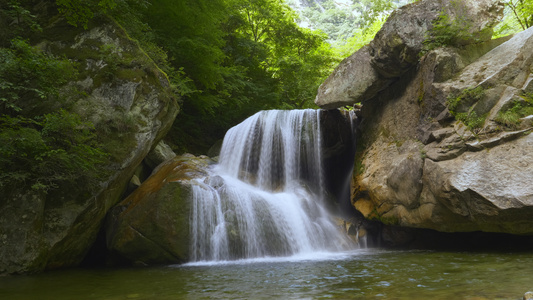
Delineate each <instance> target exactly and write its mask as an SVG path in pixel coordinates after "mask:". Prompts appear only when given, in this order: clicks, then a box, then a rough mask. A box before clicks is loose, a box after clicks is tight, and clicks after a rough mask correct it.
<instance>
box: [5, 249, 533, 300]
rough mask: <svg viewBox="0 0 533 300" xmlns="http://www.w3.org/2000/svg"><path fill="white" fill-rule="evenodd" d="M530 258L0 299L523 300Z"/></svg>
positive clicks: (382, 258) (240, 272)
mask: <svg viewBox="0 0 533 300" xmlns="http://www.w3.org/2000/svg"><path fill="white" fill-rule="evenodd" d="M532 263H533V253H458V252H430V251H383V250H375V249H374V250H368V249H362V250H356V251H352V252H345V253H337V254H328V253H324V254H320V253H318V254H316V253H315V254H312V255H309V256H306V255H299V256H297V257H290V258H271V259H270V258H262V259H253V260H244V261H234V262H217V263H207V262H206V263H203V262H198V263H194V264H189V265H183V266H163V267H151V268H131V269H88V270H87V269H73V270H64V271H55V272H47V273H44V274H39V275H33V276H13V277H3V278H0V299H13V300H18V299H30V300H31V299H56V300H60V299H82V300H83V299H109V300H111V299H113V300H115V299H117V300H118V299H472V300H474V299H475V300H481V299H491V300H493V299H513V300H514V299H522V298H521V297H522V295H523V294H524V293H525V292H526V291H528V290H533V273H531V270H532V268H531V267H532Z"/></svg>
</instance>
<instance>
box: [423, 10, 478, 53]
mask: <svg viewBox="0 0 533 300" xmlns="http://www.w3.org/2000/svg"><path fill="white" fill-rule="evenodd" d="M463 1H464V0H453V1H450V4H451V5H452V6H454V10H455V11H457V12H465V13H466V11H467V8H466V7H464V3H463ZM471 27H472V21H471V20H469V19H467V18H466V15H461V14H459V15H457V16H455V17H454V18H451V17H450V15H449V13H448V12H447V11H445V10H443V11H441V12H440V13H439V17H438V18H437V19H436V20H434V21H433V27H432V28H431V30H430V31H429V33H428V36H427V37H426V40H425V41H424V47H423V50H422V54H423V53H426V52H428V51H430V50H433V49H436V48H439V47H445V46H461V45H463V44H464V43H465V42H466V41H469V40H472V39H473V38H474V37H473V36H472V34H471V33H470V32H469V31H468V30H469V28H471Z"/></svg>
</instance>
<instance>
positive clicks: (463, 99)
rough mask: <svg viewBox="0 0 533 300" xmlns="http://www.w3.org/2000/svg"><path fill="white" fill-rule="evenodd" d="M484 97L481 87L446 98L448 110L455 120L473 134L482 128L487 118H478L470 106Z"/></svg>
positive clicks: (484, 116)
mask: <svg viewBox="0 0 533 300" xmlns="http://www.w3.org/2000/svg"><path fill="white" fill-rule="evenodd" d="M484 96H485V90H484V89H483V88H482V87H481V86H478V87H476V88H467V89H465V90H463V91H462V92H461V93H459V95H456V96H454V95H451V96H450V97H448V101H447V106H448V110H449V111H450V113H451V114H452V115H453V116H454V117H455V119H457V120H459V121H461V122H463V123H464V124H465V125H466V126H467V127H468V128H469V129H470V130H471V131H473V132H475V131H476V130H477V129H479V128H481V127H483V124H484V123H485V119H486V117H487V116H486V115H482V116H478V114H477V112H476V111H474V110H473V109H472V105H474V104H475V103H476V102H478V101H480V100H481V99H483V97H484Z"/></svg>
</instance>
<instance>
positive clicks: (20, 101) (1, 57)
mask: <svg viewBox="0 0 533 300" xmlns="http://www.w3.org/2000/svg"><path fill="white" fill-rule="evenodd" d="M75 74H76V71H75V69H74V67H73V65H72V63H71V62H70V61H68V60H67V59H57V58H55V57H53V56H51V55H48V54H45V53H43V52H42V51H40V50H38V49H36V48H34V47H31V46H30V45H29V44H28V43H27V42H26V41H24V40H21V39H15V40H13V41H12V42H11V48H9V49H5V48H0V114H8V115H12V116H13V115H15V114H18V113H23V114H24V115H26V116H28V115H29V114H30V115H31V114H32V113H34V111H32V108H35V107H36V106H37V105H35V104H36V101H41V102H44V101H45V100H48V99H51V98H57V96H58V94H59V88H60V87H61V86H62V85H64V84H65V83H66V82H67V81H68V80H69V79H70V78H72V77H73V76H75ZM23 109H24V111H22V110H23Z"/></svg>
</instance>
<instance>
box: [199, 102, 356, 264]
mask: <svg viewBox="0 0 533 300" xmlns="http://www.w3.org/2000/svg"><path fill="white" fill-rule="evenodd" d="M320 114H321V111H316V110H293V111H280V110H274V111H263V112H259V113H257V114H255V115H254V116H252V117H250V118H248V119H247V120H245V121H244V122H242V123H241V124H239V125H237V126H235V127H233V128H232V129H230V130H229V131H228V132H227V134H226V137H225V138H224V143H223V146H222V151H221V155H220V161H219V164H218V165H217V166H216V167H214V168H213V170H212V174H210V176H208V177H207V178H205V179H202V180H198V181H197V184H195V185H193V199H192V211H191V218H190V222H191V224H190V226H191V238H192V242H191V261H226V260H237V259H249V258H261V257H272V256H274V257H276V256H293V255H303V254H309V253H314V252H328V251H343V250H347V249H350V248H353V247H354V245H353V243H352V242H351V241H350V240H349V239H348V238H347V237H346V236H345V235H344V234H343V233H342V231H340V230H339V228H338V227H337V226H336V225H335V224H334V222H333V221H332V220H331V217H330V215H329V214H328V212H327V211H326V209H325V208H324V197H325V194H324V172H323V164H322V161H323V160H322V153H321V146H322V137H321V130H320Z"/></svg>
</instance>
